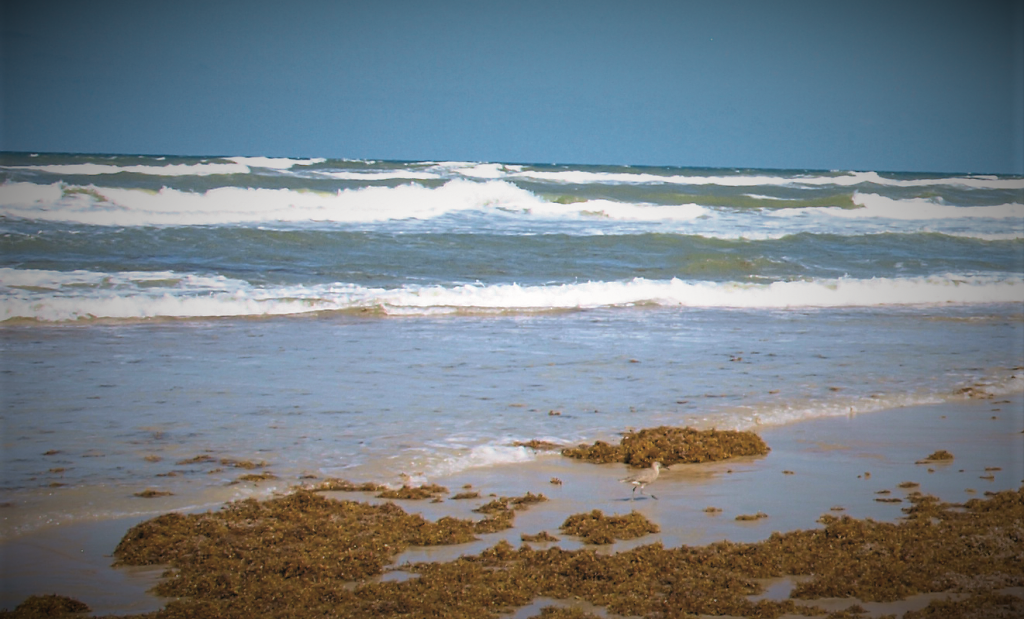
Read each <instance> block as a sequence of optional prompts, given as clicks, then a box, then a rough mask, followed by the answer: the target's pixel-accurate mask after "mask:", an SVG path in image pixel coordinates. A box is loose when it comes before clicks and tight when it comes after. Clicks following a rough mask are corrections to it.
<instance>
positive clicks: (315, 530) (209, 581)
mask: <svg viewBox="0 0 1024 619" xmlns="http://www.w3.org/2000/svg"><path fill="white" fill-rule="evenodd" d="M534 496H536V495H534ZM909 500H910V501H911V503H912V505H911V506H910V507H907V508H904V509H903V511H904V513H905V514H906V518H904V519H903V520H901V521H900V522H898V523H882V522H875V521H872V520H856V519H853V518H850V517H848V516H843V517H836V516H833V515H824V516H822V517H821V519H820V522H821V523H822V524H823V525H824V526H823V528H820V529H814V530H807V531H794V532H791V533H785V534H780V533H774V534H772V535H771V537H769V538H768V539H767V540H764V541H762V542H758V543H750V544H739V543H732V542H719V543H715V544H710V545H708V546H703V547H687V546H682V547H679V548H665V547H663V546H662V545H661V544H660V543H654V544H649V545H645V546H640V547H637V548H633V549H631V550H628V551H624V552H619V553H616V554H610V555H609V554H602V553H599V552H597V551H596V550H592V549H589V548H584V549H581V550H574V551H567V550H563V549H561V548H559V547H552V548H548V549H546V550H534V549H532V548H531V547H530V546H529V545H528V544H523V545H522V546H521V547H520V548H518V549H516V548H514V547H513V546H512V545H511V544H509V543H508V542H506V541H500V542H498V543H497V544H496V545H495V546H492V547H491V548H488V549H486V550H484V551H483V552H481V553H479V554H477V555H471V556H463V557H461V558H459V559H457V560H455V561H450V562H446V563H416V564H411V565H404V566H402V567H401V568H400V569H401V571H404V572H406V573H411V574H414V575H415V576H414V577H412V578H408V579H405V580H387V581H375V580H372V579H369V578H370V577H372V576H374V575H378V574H381V573H383V572H384V571H385V566H386V565H387V564H388V563H389V562H390V561H392V560H393V559H394V557H395V556H396V555H397V554H398V553H399V552H400V551H401V550H402V549H404V548H406V547H407V546H409V545H411V544H416V545H429V544H453V543H460V542H463V541H466V540H468V539H472V538H473V537H474V534H475V533H477V532H478V525H479V524H480V523H474V522H471V521H466V520H459V519H455V518H441V519H440V520H438V521H437V522H428V521H426V520H424V519H422V518H421V517H419V516H415V515H409V514H407V513H406V512H404V511H403V510H402V509H401V508H400V507H398V506H396V505H394V504H392V503H385V504H382V505H367V504H364V503H356V502H351V501H338V500H334V499H328V498H325V497H322V496H320V495H317V494H314V493H312V492H309V491H306V490H300V491H297V492H295V493H294V494H292V495H288V496H285V497H279V498H275V499H271V500H269V501H266V502H262V503H261V502H257V501H254V500H247V501H241V502H237V503H232V504H230V505H229V506H227V507H226V508H225V509H223V510H221V511H219V512H214V513H207V514H198V515H189V516H184V515H180V514H168V515H164V516H159V517H157V518H155V519H153V520H150V521H147V522H144V523H142V524H140V525H138V526H136V527H134V528H133V529H131V530H130V531H129V532H128V534H127V535H126V536H125V538H124V539H123V540H122V542H121V543H120V544H119V545H118V547H117V550H116V551H115V557H116V559H117V561H118V562H119V563H121V564H126V565H149V564H164V563H166V564H170V565H171V567H172V569H171V570H169V571H168V572H167V577H166V579H165V580H164V581H163V582H161V583H160V584H159V585H158V586H157V588H156V592H157V593H159V594H160V595H165V596H171V597H179V598H180V599H177V600H174V601H171V602H170V603H168V605H167V606H166V607H165V608H163V609H161V610H159V611H157V612H155V613H151V614H149V615H146V617H150V618H152V619H172V618H178V617H195V616H217V617H239V618H241V617H252V616H267V617H281V618H285V617H308V616H321V615H322V616H330V617H343V618H344V617H353V618H354V617H368V616H374V617H429V616H445V617H455V618H462V617H466V618H468V617H474V618H475V617H487V616H491V617H494V616H496V615H497V614H498V613H502V612H506V611H509V610H511V609H514V608H517V607H521V606H524V605H526V604H529V603H530V602H532V601H533V600H535V599H537V598H540V597H548V598H554V599H580V600H585V601H587V602H589V603H591V604H594V605H596V606H601V607H605V608H606V609H607V611H609V612H611V613H616V614H619V615H626V616H641V617H659V618H682V617H691V616H693V615H695V614H706V615H732V616H736V617H758V618H766V619H773V618H777V617H780V616H781V615H783V614H801V615H809V616H811V615H813V616H824V615H828V613H827V612H826V611H824V610H822V609H820V608H817V607H815V606H813V605H811V604H813V602H811V603H803V604H798V603H797V602H796V601H795V599H803V600H814V599H818V598H825V597H834V598H858V599H860V600H862V601H865V602H871V601H879V602H885V601H894V600H899V599H905V598H906V597H908V596H911V595H915V594H918V593H926V592H950V593H958V594H962V597H960V598H958V599H956V600H953V601H934V602H932V603H931V605H930V606H929V607H927V608H925V609H923V610H920V611H915V612H914V613H908V614H906V615H905V619H929V618H932V617H944V618H956V617H972V616H974V617H1000V616H1005V617H1016V616H1021V611H1024V599H1021V598H1019V597H1014V596H1008V595H1004V594H1002V593H1001V591H1002V590H1003V589H1005V588H1007V587H1019V586H1024V570H1022V567H1024V551H1022V548H1024V488H1021V489H1018V490H1016V491H1004V492H999V493H996V494H993V495H991V496H990V497H989V498H987V499H972V500H970V501H968V502H967V503H965V504H963V505H951V504H946V503H941V502H940V501H939V500H938V499H936V498H935V497H931V496H926V495H921V494H919V493H914V494H912V495H911V496H910V497H909ZM499 502H501V503H502V504H503V505H505V506H506V508H505V509H504V510H501V509H499V510H498V512H500V513H509V512H511V511H512V509H511V508H512V505H513V503H512V501H511V500H508V501H504V500H503V501H499ZM522 504H525V503H521V504H520V505H522ZM583 516H594V514H593V512H592V513H591V514H585V515H583ZM574 519H575V520H580V521H583V520H586V518H583V517H571V518H570V519H569V520H567V521H566V523H567V524H568V523H569V522H570V521H574ZM592 519H593V518H592ZM785 575H792V576H806V577H807V580H805V581H803V582H801V583H800V584H799V585H797V587H796V588H795V589H794V590H793V592H792V594H791V598H793V599H788V600H782V601H775V600H760V601H758V602H751V601H750V600H749V599H748V596H750V595H752V594H757V593H761V592H762V586H761V585H760V584H759V583H758V582H757V580H756V579H762V578H771V577H778V576H785ZM368 579H369V580H368ZM353 583H354V584H353ZM860 611H861V609H860V608H859V607H857V606H851V607H850V608H848V609H844V610H840V611H836V612H833V613H832V614H831V615H829V616H830V617H832V618H834V619H839V618H841V617H854V616H858V615H860V614H861V612H860ZM567 613H568V614H567ZM0 616H7V617H22V616H24V617H28V616H38V615H33V614H30V613H28V611H27V610H26V611H24V612H22V611H20V610H16V611H14V612H13V613H10V612H8V613H5V612H0ZM542 616H554V617H560V616H586V614H583V613H581V612H579V611H568V610H556V609H552V610H551V611H548V612H547V614H546V615H542Z"/></svg>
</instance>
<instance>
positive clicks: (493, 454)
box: [418, 441, 537, 480]
mask: <svg viewBox="0 0 1024 619" xmlns="http://www.w3.org/2000/svg"><path fill="white" fill-rule="evenodd" d="M511 442H512V441H508V442H506V443H491V444H486V445H479V446H476V447H473V448H471V449H470V450H469V451H467V452H463V453H458V454H453V455H440V453H438V454H436V455H435V458H436V461H433V462H424V463H418V464H419V465H420V466H422V468H423V469H424V470H423V477H424V478H425V479H427V480H429V479H433V478H437V477H447V476H450V475H455V474H456V473H461V472H462V471H467V470H469V469H475V468H483V467H491V466H500V465H505V464H517V463H520V462H530V461H531V460H536V459H537V452H535V451H534V450H532V449H527V448H525V447H514V446H511V445H510V444H509V443H511ZM433 459H434V458H432V460H433ZM423 465H425V466H423Z"/></svg>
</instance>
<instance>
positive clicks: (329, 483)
mask: <svg viewBox="0 0 1024 619" xmlns="http://www.w3.org/2000/svg"><path fill="white" fill-rule="evenodd" d="M310 490H311V491H313V492H331V491H339V492H379V491H381V490H387V486H381V485H379V484H375V483H373V482H369V481H368V482H364V483H361V484H354V483H352V482H350V481H348V480H346V479H335V478H330V479H325V480H323V481H322V482H320V483H319V484H317V485H315V486H313V487H312V488H310Z"/></svg>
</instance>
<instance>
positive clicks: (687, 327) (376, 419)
mask: <svg viewBox="0 0 1024 619" xmlns="http://www.w3.org/2000/svg"><path fill="white" fill-rule="evenodd" d="M0 183H2V184H0V346H2V353H0V354H2V358H0V372H2V373H0V377H2V378H0V381H2V382H0V386H2V410H0V440H2V449H0V458H2V470H3V475H2V479H0V486H2V487H0V505H2V507H0V539H9V538H12V537H16V536H18V535H21V534H23V533H26V532H30V531H35V530H38V529H40V528H41V527H45V526H48V525H53V524H61V523H67V522H75V521H81V520H95V519H113V518H122V517H127V516H138V515H144V514H146V513H150V512H154V513H155V512H158V511H159V512H162V511H167V510H168V509H199V508H203V507H204V506H210V505H218V504H222V503H223V502H224V501H227V500H233V499H238V498H246V497H266V496H270V495H271V494H273V493H277V492H284V491H287V489H288V488H291V487H294V486H295V485H298V484H303V483H315V482H316V481H317V480H322V479H325V478H343V479H348V480H350V481H355V482H362V481H374V482H378V483H386V484H392V485H400V484H402V483H412V484H417V483H426V482H433V481H437V480H444V479H445V478H446V477H450V476H451V475H454V474H457V473H459V472H460V471H468V470H471V469H484V468H487V467H515V466H519V465H521V464H522V463H525V462H531V461H534V460H537V459H539V458H545V457H557V456H553V455H552V453H556V452H543V451H537V450H534V449H531V448H529V447H524V446H521V445H517V444H516V443H517V442H525V441H530V440H533V439H538V440H544V441H548V442H552V443H555V444H559V445H563V444H564V445H574V444H577V443H581V442H593V441H595V440H605V441H616V440H618V438H619V437H620V435H621V434H622V433H623V432H625V431H628V430H630V429H639V428H645V427H654V426H660V425H672V426H693V427H698V428H719V429H738V430H754V431H756V430H758V428H764V427H771V426H778V425H782V424H795V423H800V422H801V421H804V420H809V419H817V418H822V417H833V416H845V415H861V414H870V413H872V412H876V411H881V410H891V409H901V408H904V407H909V406H914V405H919V404H929V403H937V402H944V401H953V400H963V399H968V398H972V397H975V398H977V397H996V398H998V397H1000V396H1005V395H1009V394H1019V393H1020V392H1022V391H1024V178H1022V177H1020V176H1003V175H977V174H917V173H914V174H908V173H888V172H881V171H845V170H830V171H821V170H764V169H731V168H729V169H707V168H682V167H639V166H635V167H634V166H596V165H559V164H508V163H504V164H503V163H487V162H464V161H414V162H407V161H406V162H402V161H369V160H345V159H322V158H316V159H296V158H270V157H169V156H168V157H162V156H135V155H125V156H109V155H65V154H46V153H0ZM1022 414H1024V412H1022ZM246 466H249V467H255V468H245V467H246ZM268 472H269V473H272V474H273V477H272V478H269V476H268V479H265V480H263V481H249V480H244V479H241V478H242V476H243V475H245V474H252V473H268ZM147 490H149V491H152V493H151V494H158V495H159V494H161V493H170V494H166V495H164V496H158V497H157V498H152V499H144V498H139V497H138V496H136V495H137V494H139V493H143V492H144V491H147Z"/></svg>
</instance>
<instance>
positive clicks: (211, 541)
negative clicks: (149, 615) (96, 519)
mask: <svg viewBox="0 0 1024 619" xmlns="http://www.w3.org/2000/svg"><path fill="white" fill-rule="evenodd" d="M482 522H484V523H487V521H486V520H485V521H482ZM478 525H480V523H475V522H472V521H469V520H460V519H457V518H451V517H445V518H441V519H440V520H438V521H437V522H430V521H428V520H425V519H424V518H423V517H421V516H419V515H410V514H407V513H406V512H405V511H403V510H402V509H401V508H400V507H398V506H397V505H394V504H393V503H385V504H383V505H369V504H366V503H357V502H353V501H335V500H331V499H327V498H324V497H321V496H319V495H317V494H313V493H312V492H309V491H305V490H300V491H298V492H296V493H294V494H290V495H287V496H284V497H280V498H276V499H272V500H269V501H266V502H263V503H261V502H257V501H256V500H254V499H247V500H244V501H238V502H235V503H230V504H228V505H227V506H226V507H225V508H224V509H223V510H221V511H218V512H209V513H203V514H191V515H182V514H178V513H170V514H165V515H163V516H158V517H157V518H154V519H152V520H148V521H146V522H143V523H141V524H138V525H136V526H135V527H132V528H131V529H130V530H129V531H128V533H127V534H126V535H125V537H124V538H123V539H122V540H121V542H120V543H119V544H118V545H117V548H116V549H115V550H114V557H115V558H116V561H117V564H118V565H154V564H162V563H169V564H172V565H174V566H175V567H177V568H178V569H179V570H181V572H180V573H179V574H178V576H177V577H175V578H172V579H169V580H165V581H164V582H162V583H161V584H160V585H159V586H158V587H157V590H158V591H159V592H160V594H161V595H166V596H169V597H181V596H187V597H205V596H208V595H210V594H211V593H212V592H217V591H219V592H221V593H222V594H223V593H224V592H233V593H232V595H241V594H243V592H244V593H246V594H248V595H255V596H257V597H259V592H260V591H261V590H263V589H267V590H273V589H274V588H278V587H285V588H286V589H289V590H291V588H292V587H295V586H299V585H302V584H303V583H305V584H308V585H309V586H311V587H313V588H314V589H315V588H316V586H315V585H316V583H315V582H312V581H307V579H309V578H312V580H313V581H317V582H321V581H323V582H326V581H330V580H335V581H338V580H340V581H351V580H360V579H364V578H368V577H370V576H375V575H379V574H381V573H383V571H384V566H385V565H387V564H388V563H390V562H391V561H392V560H393V558H394V557H395V555H397V554H398V553H400V552H402V551H403V550H404V549H405V548H407V547H408V546H410V545H417V546H432V545H439V544H459V543H463V542H468V541H472V540H475V539H476V536H475V533H477V532H479V529H480V528H483V529H486V530H490V529H491V528H493V525H492V524H491V523H488V524H486V525H484V526H482V527H481V526H478ZM286 583H292V584H291V586H286Z"/></svg>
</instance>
